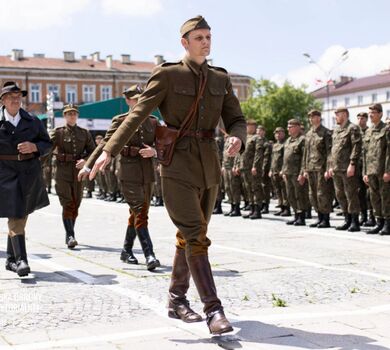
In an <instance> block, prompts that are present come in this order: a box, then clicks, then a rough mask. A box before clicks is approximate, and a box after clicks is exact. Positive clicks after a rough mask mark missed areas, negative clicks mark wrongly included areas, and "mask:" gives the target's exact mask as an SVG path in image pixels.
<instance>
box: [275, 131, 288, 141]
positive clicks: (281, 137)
mask: <svg viewBox="0 0 390 350" xmlns="http://www.w3.org/2000/svg"><path fill="white" fill-rule="evenodd" d="M285 136H286V135H285V134H284V131H278V132H276V133H275V140H277V141H283V140H284V138H285Z"/></svg>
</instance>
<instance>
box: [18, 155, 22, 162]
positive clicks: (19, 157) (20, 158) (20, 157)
mask: <svg viewBox="0 0 390 350" xmlns="http://www.w3.org/2000/svg"><path fill="white" fill-rule="evenodd" d="M21 160H22V154H21V153H18V161H19V162H20V161H21Z"/></svg>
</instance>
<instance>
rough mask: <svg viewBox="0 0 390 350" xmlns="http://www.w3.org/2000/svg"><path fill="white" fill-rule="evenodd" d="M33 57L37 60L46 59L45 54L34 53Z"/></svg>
mask: <svg viewBox="0 0 390 350" xmlns="http://www.w3.org/2000/svg"><path fill="white" fill-rule="evenodd" d="M33 57H35V58H45V54H44V53H34V54H33Z"/></svg>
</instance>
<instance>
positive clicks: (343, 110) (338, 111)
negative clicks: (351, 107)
mask: <svg viewBox="0 0 390 350" xmlns="http://www.w3.org/2000/svg"><path fill="white" fill-rule="evenodd" d="M334 112H335V113H341V112H346V113H348V108H347V107H340V108H337V109H336V110H335V111H334Z"/></svg>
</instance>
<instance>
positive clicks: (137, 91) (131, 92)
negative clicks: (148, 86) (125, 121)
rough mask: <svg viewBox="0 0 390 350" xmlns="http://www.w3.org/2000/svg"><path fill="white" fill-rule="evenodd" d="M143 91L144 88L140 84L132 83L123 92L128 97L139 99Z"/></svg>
mask: <svg viewBox="0 0 390 350" xmlns="http://www.w3.org/2000/svg"><path fill="white" fill-rule="evenodd" d="M142 93H143V89H142V88H141V86H139V85H132V86H130V87H129V88H127V89H126V90H124V91H123V92H122V94H123V95H125V96H126V97H127V98H128V99H137V98H139V97H140V96H141V94H142Z"/></svg>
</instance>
